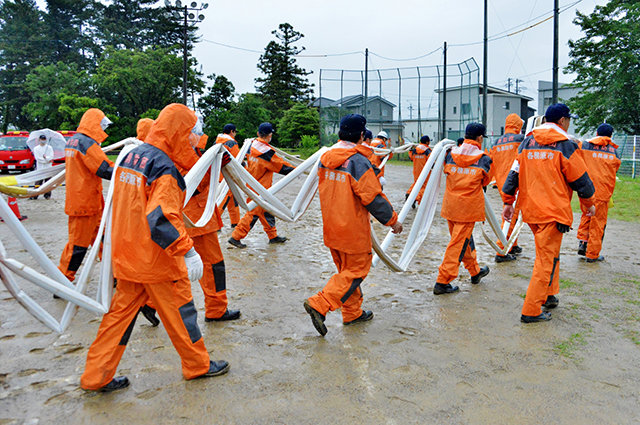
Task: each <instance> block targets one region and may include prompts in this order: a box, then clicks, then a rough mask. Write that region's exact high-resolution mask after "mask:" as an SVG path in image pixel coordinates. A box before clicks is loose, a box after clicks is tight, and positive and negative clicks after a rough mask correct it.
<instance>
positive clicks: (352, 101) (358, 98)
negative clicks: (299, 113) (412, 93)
mask: <svg viewBox="0 0 640 425" xmlns="http://www.w3.org/2000/svg"><path fill="white" fill-rule="evenodd" d="M376 100H379V101H380V102H382V103H386V104H387V105H389V106H391V107H392V108H395V107H396V105H394V104H393V103H391V102H389V101H388V100H387V99H384V98H382V97H380V96H371V97H369V98H367V104H369V103H371V102H374V101H376ZM340 104H342V107H343V108H354V107H357V106H362V105H363V104H364V96H363V95H361V94H354V95H351V96H345V97H343V98H342V99H338V100H331V99H329V98H326V97H321V98H318V99H316V100H314V101H313V102H311V103H309V106H311V107H314V108H317V107H319V106H321V105H322V108H327V107H336V108H339V107H340Z"/></svg>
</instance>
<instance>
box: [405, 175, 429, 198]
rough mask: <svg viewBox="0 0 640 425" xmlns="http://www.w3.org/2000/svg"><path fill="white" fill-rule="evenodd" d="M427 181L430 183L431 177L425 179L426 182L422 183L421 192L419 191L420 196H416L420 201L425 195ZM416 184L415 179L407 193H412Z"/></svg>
mask: <svg viewBox="0 0 640 425" xmlns="http://www.w3.org/2000/svg"><path fill="white" fill-rule="evenodd" d="M427 183H429V179H428V178H427V179H426V180H425V181H424V184H423V185H422V187H421V188H420V192H418V196H416V202H417V203H420V202H422V197H423V196H424V189H425V188H426V187H427ZM415 185H416V182H415V181H414V182H413V183H412V184H411V187H410V188H409V190H407V195H409V194H410V193H411V191H412V190H413V187H414V186H415Z"/></svg>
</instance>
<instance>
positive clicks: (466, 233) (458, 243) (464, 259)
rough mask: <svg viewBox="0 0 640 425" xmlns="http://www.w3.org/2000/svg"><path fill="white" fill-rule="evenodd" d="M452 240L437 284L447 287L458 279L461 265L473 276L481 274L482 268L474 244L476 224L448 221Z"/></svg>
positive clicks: (439, 270)
mask: <svg viewBox="0 0 640 425" xmlns="http://www.w3.org/2000/svg"><path fill="white" fill-rule="evenodd" d="M447 222H448V223H449V234H450V235H451V240H450V241H449V245H447V250H446V251H445V252H444V258H443V259H442V264H440V267H439V268H438V278H437V279H436V282H437V283H442V284H443V285H446V284H448V283H451V282H452V281H453V280H454V279H455V278H456V277H458V270H459V268H460V263H463V264H464V267H465V268H466V269H467V270H468V271H469V274H470V275H471V276H475V275H477V274H478V273H480V266H479V265H478V260H477V258H476V246H475V244H474V242H473V227H474V226H475V224H476V223H474V222H471V223H460V222H456V221H451V220H447Z"/></svg>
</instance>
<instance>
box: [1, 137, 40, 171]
mask: <svg viewBox="0 0 640 425" xmlns="http://www.w3.org/2000/svg"><path fill="white" fill-rule="evenodd" d="M28 137H29V132H28V131H8V132H7V134H5V135H2V136H0V171H31V170H33V169H35V167H36V160H35V158H34V156H33V153H32V152H31V149H29V147H28V146H27V138H28Z"/></svg>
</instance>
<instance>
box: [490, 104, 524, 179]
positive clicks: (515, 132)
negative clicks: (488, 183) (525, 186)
mask: <svg viewBox="0 0 640 425" xmlns="http://www.w3.org/2000/svg"><path fill="white" fill-rule="evenodd" d="M522 125H523V122H522V119H521V118H520V117H519V116H518V114H510V115H509V116H507V119H506V121H505V123H504V135H503V136H502V137H500V138H499V139H498V140H496V141H495V142H494V144H493V146H492V147H491V150H490V151H489V156H490V157H491V160H492V161H493V169H494V175H495V178H496V184H497V186H498V189H499V190H502V186H503V185H504V182H505V180H507V176H508V175H509V170H511V166H512V165H513V161H514V160H515V159H516V156H518V148H519V147H520V143H522V141H523V140H524V135H523V134H520V131H521V130H522Z"/></svg>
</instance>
